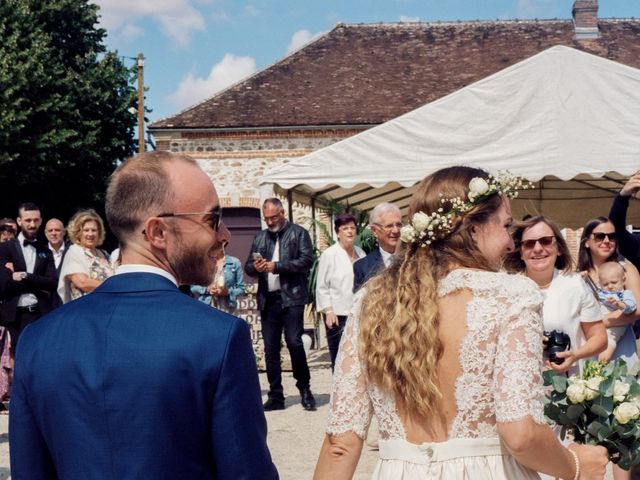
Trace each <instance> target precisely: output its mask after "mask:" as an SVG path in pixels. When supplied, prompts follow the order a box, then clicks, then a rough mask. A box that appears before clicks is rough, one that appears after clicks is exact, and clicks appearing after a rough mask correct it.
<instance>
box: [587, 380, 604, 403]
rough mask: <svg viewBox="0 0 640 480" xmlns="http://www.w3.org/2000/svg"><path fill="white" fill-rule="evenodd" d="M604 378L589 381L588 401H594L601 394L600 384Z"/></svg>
mask: <svg viewBox="0 0 640 480" xmlns="http://www.w3.org/2000/svg"><path fill="white" fill-rule="evenodd" d="M603 380H604V378H602V377H599V376H596V377H593V378H590V379H589V380H587V390H586V393H585V398H586V399H587V400H593V399H594V398H596V397H597V396H598V395H599V394H600V391H599V389H600V384H601V383H602V381H603Z"/></svg>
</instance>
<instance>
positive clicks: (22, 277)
mask: <svg viewBox="0 0 640 480" xmlns="http://www.w3.org/2000/svg"><path fill="white" fill-rule="evenodd" d="M25 278H27V272H20V280H24V279H25Z"/></svg>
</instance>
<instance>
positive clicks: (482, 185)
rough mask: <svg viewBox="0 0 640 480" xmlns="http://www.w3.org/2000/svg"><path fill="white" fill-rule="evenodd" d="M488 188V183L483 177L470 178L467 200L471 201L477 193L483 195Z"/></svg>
mask: <svg viewBox="0 0 640 480" xmlns="http://www.w3.org/2000/svg"><path fill="white" fill-rule="evenodd" d="M488 190H489V184H488V183H487V181H486V180H485V179H484V178H481V177H475V178H472V179H471V181H470V182H469V200H471V201H473V199H474V198H475V197H477V196H479V195H484V194H485V193H487V191H488Z"/></svg>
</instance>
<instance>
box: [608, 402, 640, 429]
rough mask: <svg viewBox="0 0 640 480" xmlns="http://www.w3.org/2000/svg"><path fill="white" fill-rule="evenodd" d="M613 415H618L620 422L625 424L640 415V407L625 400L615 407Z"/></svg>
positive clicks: (617, 418)
mask: <svg viewBox="0 0 640 480" xmlns="http://www.w3.org/2000/svg"><path fill="white" fill-rule="evenodd" d="M613 416H614V417H616V420H617V421H618V423H621V424H623V425H624V424H625V423H629V422H630V421H631V420H635V419H637V418H638V417H639V416H640V408H638V405H636V404H635V403H631V402H624V403H621V404H620V405H618V406H617V407H616V408H614V409H613Z"/></svg>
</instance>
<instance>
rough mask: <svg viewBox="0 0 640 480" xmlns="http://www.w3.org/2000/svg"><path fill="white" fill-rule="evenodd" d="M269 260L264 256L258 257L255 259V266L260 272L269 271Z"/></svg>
mask: <svg viewBox="0 0 640 480" xmlns="http://www.w3.org/2000/svg"><path fill="white" fill-rule="evenodd" d="M267 263H268V262H267V261H266V260H265V259H264V258H258V259H256V260H254V261H253V268H255V269H256V270H257V271H258V272H260V273H263V272H266V271H267Z"/></svg>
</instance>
